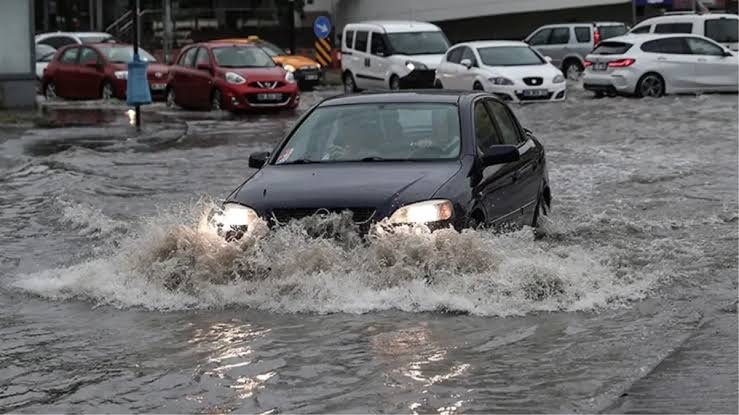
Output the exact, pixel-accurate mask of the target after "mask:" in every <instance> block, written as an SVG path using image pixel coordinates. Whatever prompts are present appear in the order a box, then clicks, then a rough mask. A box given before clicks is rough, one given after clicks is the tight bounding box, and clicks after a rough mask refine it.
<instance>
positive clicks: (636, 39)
mask: <svg viewBox="0 0 739 415" xmlns="http://www.w3.org/2000/svg"><path fill="white" fill-rule="evenodd" d="M671 37H695V38H700V39H705V37H703V36H701V35H694V34H692V33H628V34H625V35H623V36H616V37H612V38H609V39H606V40H604V41H603V42H626V43H636V44H639V43H646V42H649V41H650V40H655V39H666V38H671Z"/></svg>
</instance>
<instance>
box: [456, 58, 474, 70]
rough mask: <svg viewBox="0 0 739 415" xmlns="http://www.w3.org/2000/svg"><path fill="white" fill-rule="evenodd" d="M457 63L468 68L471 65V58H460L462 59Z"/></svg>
mask: <svg viewBox="0 0 739 415" xmlns="http://www.w3.org/2000/svg"><path fill="white" fill-rule="evenodd" d="M459 64H460V65H462V66H464V67H465V68H467V69H470V68H471V67H472V61H471V60H469V59H462V60H461V61H460V62H459Z"/></svg>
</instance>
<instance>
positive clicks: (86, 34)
mask: <svg viewBox="0 0 739 415" xmlns="http://www.w3.org/2000/svg"><path fill="white" fill-rule="evenodd" d="M51 36H76V37H105V36H108V37H113V35H111V34H110V33H105V32H48V33H39V34H38V35H36V37H37V38H45V37H51Z"/></svg>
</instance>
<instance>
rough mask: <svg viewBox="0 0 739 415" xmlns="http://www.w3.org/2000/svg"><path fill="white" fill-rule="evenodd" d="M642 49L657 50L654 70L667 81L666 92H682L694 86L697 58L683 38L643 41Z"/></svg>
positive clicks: (646, 50)
mask: <svg viewBox="0 0 739 415" xmlns="http://www.w3.org/2000/svg"><path fill="white" fill-rule="evenodd" d="M642 50H644V51H645V52H652V51H656V52H657V56H656V57H655V60H656V63H657V66H656V67H655V70H656V71H657V72H659V74H660V75H662V77H663V78H664V79H665V81H666V82H667V84H668V92H684V91H691V90H694V89H695V88H696V86H697V84H696V82H695V80H694V76H695V64H696V63H697V59H696V57H695V56H693V55H691V54H690V51H689V50H688V45H687V43H685V38H683V37H669V38H666V39H657V40H653V41H650V42H646V43H644V45H643V46H642Z"/></svg>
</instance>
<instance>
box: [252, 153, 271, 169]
mask: <svg viewBox="0 0 739 415" xmlns="http://www.w3.org/2000/svg"><path fill="white" fill-rule="evenodd" d="M268 158H269V151H258V152H256V153H251V154H250V155H249V168H252V169H261V168H262V167H264V165H265V164H267V159H268Z"/></svg>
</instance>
